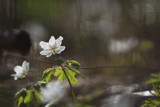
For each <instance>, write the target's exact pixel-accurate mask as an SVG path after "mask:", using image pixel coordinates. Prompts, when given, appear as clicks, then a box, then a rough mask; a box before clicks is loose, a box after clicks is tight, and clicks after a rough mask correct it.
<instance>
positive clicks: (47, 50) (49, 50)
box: [39, 36, 65, 57]
mask: <svg viewBox="0 0 160 107" xmlns="http://www.w3.org/2000/svg"><path fill="white" fill-rule="evenodd" d="M62 40H63V37H62V36H60V37H59V38H58V39H56V40H55V38H54V36H51V38H50V39H49V42H44V41H41V42H40V43H39V45H40V46H41V48H43V51H41V52H40V54H41V55H46V57H50V56H51V55H52V54H53V55H55V54H60V53H61V52H62V51H64V50H65V46H61V44H62Z"/></svg>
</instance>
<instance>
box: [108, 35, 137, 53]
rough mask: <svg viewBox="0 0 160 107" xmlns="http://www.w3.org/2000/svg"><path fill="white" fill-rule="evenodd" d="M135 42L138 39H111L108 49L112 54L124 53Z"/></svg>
mask: <svg viewBox="0 0 160 107" xmlns="http://www.w3.org/2000/svg"><path fill="white" fill-rule="evenodd" d="M137 44H138V40H137V39H135V38H128V39H123V40H111V42H110V44H109V51H110V52H111V53H113V54H119V53H125V52H128V51H130V50H132V49H133V48H134V47H136V45H137Z"/></svg>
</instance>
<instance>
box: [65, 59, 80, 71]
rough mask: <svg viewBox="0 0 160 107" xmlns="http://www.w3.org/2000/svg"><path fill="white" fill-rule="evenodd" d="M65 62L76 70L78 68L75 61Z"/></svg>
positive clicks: (78, 65) (78, 64) (77, 63)
mask: <svg viewBox="0 0 160 107" xmlns="http://www.w3.org/2000/svg"><path fill="white" fill-rule="evenodd" d="M67 62H68V64H69V65H71V66H73V67H74V68H76V69H79V68H80V63H79V62H77V61H75V60H70V61H67Z"/></svg>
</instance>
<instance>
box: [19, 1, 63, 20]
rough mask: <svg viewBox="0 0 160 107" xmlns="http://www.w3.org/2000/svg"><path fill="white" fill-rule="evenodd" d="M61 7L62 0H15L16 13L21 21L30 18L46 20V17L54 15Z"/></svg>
mask: <svg viewBox="0 0 160 107" xmlns="http://www.w3.org/2000/svg"><path fill="white" fill-rule="evenodd" d="M62 7H63V2H62V0H40V1H33V0H26V1H22V0H17V11H18V12H17V13H18V16H19V17H20V18H21V19H22V20H23V21H28V20H30V19H38V20H41V21H43V20H46V18H47V19H48V18H50V17H52V16H56V15H57V14H58V13H59V12H60V11H61V8H62ZM51 10H52V12H51Z"/></svg>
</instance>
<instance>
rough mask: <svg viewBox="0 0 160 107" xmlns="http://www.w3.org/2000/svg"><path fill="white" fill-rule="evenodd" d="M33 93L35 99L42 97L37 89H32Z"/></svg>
mask: <svg viewBox="0 0 160 107" xmlns="http://www.w3.org/2000/svg"><path fill="white" fill-rule="evenodd" d="M34 95H35V98H36V99H39V100H40V99H42V95H41V94H40V93H39V92H38V91H37V90H34Z"/></svg>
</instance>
